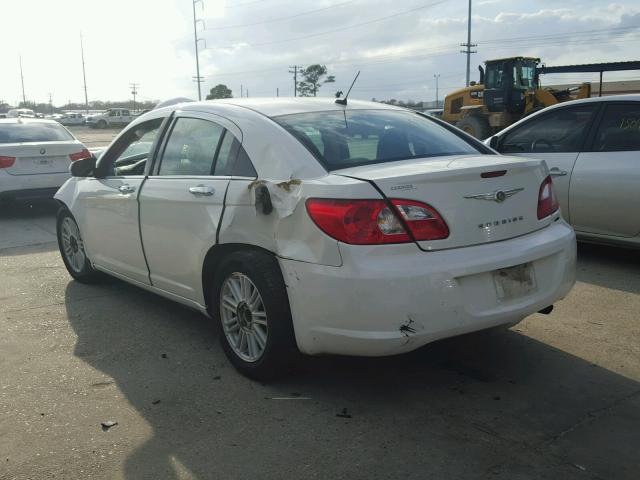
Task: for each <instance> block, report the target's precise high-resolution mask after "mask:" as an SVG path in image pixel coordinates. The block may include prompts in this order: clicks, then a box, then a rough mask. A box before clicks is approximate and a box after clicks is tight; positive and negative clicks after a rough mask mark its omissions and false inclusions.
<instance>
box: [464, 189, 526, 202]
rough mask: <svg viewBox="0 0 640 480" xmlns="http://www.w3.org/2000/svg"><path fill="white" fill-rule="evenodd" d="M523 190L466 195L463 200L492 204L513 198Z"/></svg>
mask: <svg viewBox="0 0 640 480" xmlns="http://www.w3.org/2000/svg"><path fill="white" fill-rule="evenodd" d="M522 190H524V188H522V187H521V188H512V189H511V190H496V191H495V192H487V193H478V194H476V195H467V196H465V197H464V198H475V199H476V200H493V201H494V202H498V203H501V202H504V201H505V199H507V198H509V197H513V196H514V195H515V194H516V193H518V192H521V191H522Z"/></svg>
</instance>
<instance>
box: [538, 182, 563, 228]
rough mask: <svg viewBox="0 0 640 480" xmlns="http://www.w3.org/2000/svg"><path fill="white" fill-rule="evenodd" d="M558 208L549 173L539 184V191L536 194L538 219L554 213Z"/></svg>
mask: <svg viewBox="0 0 640 480" xmlns="http://www.w3.org/2000/svg"><path fill="white" fill-rule="evenodd" d="M558 208H559V206H558V197H556V191H555V189H554V188H553V180H551V175H549V176H548V177H547V178H545V179H544V180H543V181H542V184H541V185H540V193H539V194H538V220H541V219H543V218H545V217H548V216H549V215H551V214H552V213H555V212H556V211H557V210H558Z"/></svg>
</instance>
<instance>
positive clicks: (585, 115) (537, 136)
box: [499, 104, 597, 153]
mask: <svg viewBox="0 0 640 480" xmlns="http://www.w3.org/2000/svg"><path fill="white" fill-rule="evenodd" d="M596 108H597V105H596V104H591V105H584V106H582V107H572V108H559V109H557V110H554V111H552V112H550V113H547V114H542V115H538V116H537V117H534V118H532V119H531V120H530V121H529V122H526V121H525V123H523V124H522V125H521V126H519V127H518V128H517V129H515V130H513V131H511V132H509V133H507V134H506V135H504V136H503V137H502V140H501V141H500V146H499V150H500V152H502V153H534V152H536V153H557V152H578V151H579V150H580V147H581V144H582V140H583V138H584V134H585V131H586V129H587V128H588V126H589V122H590V121H591V118H592V117H593V114H594V112H595V110H596Z"/></svg>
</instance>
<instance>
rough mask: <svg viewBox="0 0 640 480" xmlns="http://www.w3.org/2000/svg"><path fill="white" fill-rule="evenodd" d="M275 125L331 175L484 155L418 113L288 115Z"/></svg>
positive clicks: (367, 112)
mask: <svg viewBox="0 0 640 480" xmlns="http://www.w3.org/2000/svg"><path fill="white" fill-rule="evenodd" d="M274 120H275V121H276V122H278V123H279V124H280V125H282V126H283V127H284V128H285V129H287V130H288V131H289V132H290V133H291V134H292V135H293V136H294V137H296V138H297V139H298V140H299V141H300V142H301V143H302V144H303V145H304V146H305V147H307V149H308V150H309V151H310V152H311V153H312V154H313V155H314V156H315V157H316V159H318V161H320V163H322V164H323V165H324V166H325V168H327V170H329V171H331V170H337V169H340V168H347V167H353V166H358V165H366V164H369V163H381V162H393V161H397V160H407V159H412V158H423V157H434V156H442V155H461V154H476V153H478V152H479V150H478V149H476V148H475V147H474V146H472V145H471V144H470V143H468V142H467V141H466V140H464V139H463V138H461V137H459V136H457V135H456V134H455V133H453V132H451V131H449V130H447V129H446V128H444V127H442V126H441V125H438V124H437V123H436V122H435V121H433V120H430V119H427V118H425V117H423V116H421V115H418V114H416V113H412V112H402V111H388V110H352V111H342V110H337V111H328V112H314V113H300V114H293V115H282V116H279V117H275V118H274Z"/></svg>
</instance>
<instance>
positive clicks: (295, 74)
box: [289, 65, 302, 97]
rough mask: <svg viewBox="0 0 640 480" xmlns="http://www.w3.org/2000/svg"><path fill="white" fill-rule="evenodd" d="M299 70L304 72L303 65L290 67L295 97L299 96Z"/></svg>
mask: <svg viewBox="0 0 640 480" xmlns="http://www.w3.org/2000/svg"><path fill="white" fill-rule="evenodd" d="M292 69H293V70H292ZM298 69H300V70H302V65H291V66H289V73H293V96H294V97H297V96H298Z"/></svg>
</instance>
